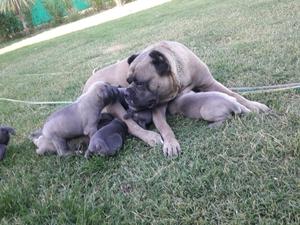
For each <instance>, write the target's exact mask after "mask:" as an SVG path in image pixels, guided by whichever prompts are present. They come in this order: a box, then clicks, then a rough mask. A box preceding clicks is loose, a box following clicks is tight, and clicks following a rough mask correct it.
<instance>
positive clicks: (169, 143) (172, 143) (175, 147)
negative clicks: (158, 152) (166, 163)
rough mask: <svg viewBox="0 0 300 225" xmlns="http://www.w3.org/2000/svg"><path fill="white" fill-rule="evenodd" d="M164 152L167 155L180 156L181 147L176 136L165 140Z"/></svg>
mask: <svg viewBox="0 0 300 225" xmlns="http://www.w3.org/2000/svg"><path fill="white" fill-rule="evenodd" d="M163 152H164V155H165V156H166V157H173V156H178V155H179V154H180V153H181V148H180V145H179V143H178V141H177V140H176V139H175V138H174V139H171V140H165V141H164V146H163Z"/></svg>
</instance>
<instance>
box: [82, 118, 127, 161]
mask: <svg viewBox="0 0 300 225" xmlns="http://www.w3.org/2000/svg"><path fill="white" fill-rule="evenodd" d="M126 134H127V126H126V124H125V123H124V122H122V121H121V120H118V119H114V120H113V121H111V122H110V123H109V124H107V125H106V126H104V127H102V128H101V129H99V130H98V131H97V132H96V133H95V134H94V135H93V136H92V138H91V140H90V144H89V147H88V150H87V151H86V152H85V157H86V158H89V156H90V155H102V156H113V155H115V154H116V153H117V152H118V151H119V150H120V149H121V148H122V146H123V144H124V139H125V136H126Z"/></svg>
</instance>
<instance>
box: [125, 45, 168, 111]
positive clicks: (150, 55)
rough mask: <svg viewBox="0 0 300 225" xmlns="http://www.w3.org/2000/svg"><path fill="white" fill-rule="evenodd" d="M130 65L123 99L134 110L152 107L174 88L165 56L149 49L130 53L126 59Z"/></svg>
mask: <svg viewBox="0 0 300 225" xmlns="http://www.w3.org/2000/svg"><path fill="white" fill-rule="evenodd" d="M127 62H128V64H129V65H130V69H129V74H128V78H127V82H128V83H129V86H128V87H127V88H126V91H125V100H126V102H127V104H128V105H129V108H130V109H131V110H134V111H141V110H148V109H153V108H154V107H155V106H156V105H158V104H159V103H161V102H160V101H164V100H165V96H167V97H169V95H170V92H172V90H173V89H174V88H173V87H172V84H173V82H171V81H169V80H170V79H171V78H170V77H171V76H170V73H171V70H170V65H169V62H168V60H167V59H166V57H165V56H164V55H163V54H162V53H160V52H158V51H155V50H153V51H151V52H146V53H142V54H140V55H132V56H131V57H129V58H128V60H127Z"/></svg>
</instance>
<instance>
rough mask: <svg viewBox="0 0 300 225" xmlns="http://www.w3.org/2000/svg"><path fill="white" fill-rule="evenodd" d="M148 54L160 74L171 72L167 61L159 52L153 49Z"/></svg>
mask: <svg viewBox="0 0 300 225" xmlns="http://www.w3.org/2000/svg"><path fill="white" fill-rule="evenodd" d="M149 56H150V57H151V58H152V64H153V65H154V67H155V69H156V72H157V73H158V74H159V75H160V76H163V75H166V74H169V73H170V72H171V67H170V64H169V61H168V59H167V58H166V57H165V56H164V55H163V54H162V53H161V52H159V51H156V50H153V51H152V52H150V54H149Z"/></svg>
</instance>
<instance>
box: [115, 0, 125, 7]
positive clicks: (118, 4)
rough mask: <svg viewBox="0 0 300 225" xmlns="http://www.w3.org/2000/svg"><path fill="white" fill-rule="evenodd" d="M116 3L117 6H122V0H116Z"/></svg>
mask: <svg viewBox="0 0 300 225" xmlns="http://www.w3.org/2000/svg"><path fill="white" fill-rule="evenodd" d="M115 3H116V5H117V6H122V5H123V4H122V0H115Z"/></svg>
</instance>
